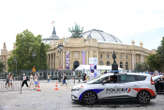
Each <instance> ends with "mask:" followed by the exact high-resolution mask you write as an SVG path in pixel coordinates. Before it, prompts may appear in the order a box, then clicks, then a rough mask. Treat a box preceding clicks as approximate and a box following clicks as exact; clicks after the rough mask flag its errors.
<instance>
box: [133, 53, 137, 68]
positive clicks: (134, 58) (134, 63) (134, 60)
mask: <svg viewBox="0 0 164 110" xmlns="http://www.w3.org/2000/svg"><path fill="white" fill-rule="evenodd" d="M135 66H136V54H135V53H132V70H134V69H135Z"/></svg>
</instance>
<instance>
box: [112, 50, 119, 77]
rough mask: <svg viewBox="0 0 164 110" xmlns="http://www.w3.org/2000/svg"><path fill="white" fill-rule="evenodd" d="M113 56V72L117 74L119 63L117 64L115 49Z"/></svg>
mask: <svg viewBox="0 0 164 110" xmlns="http://www.w3.org/2000/svg"><path fill="white" fill-rule="evenodd" d="M112 58H113V60H114V61H113V64H112V72H113V73H114V74H117V73H118V65H117V63H116V54H115V51H114V52H113V54H112Z"/></svg>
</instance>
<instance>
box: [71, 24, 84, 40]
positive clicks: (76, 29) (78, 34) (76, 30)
mask: <svg viewBox="0 0 164 110" xmlns="http://www.w3.org/2000/svg"><path fill="white" fill-rule="evenodd" d="M69 31H70V32H71V33H72V36H71V37H73V38H80V37H82V35H81V34H82V32H83V27H82V28H81V27H80V26H79V25H77V24H75V26H74V27H72V29H71V28H69Z"/></svg>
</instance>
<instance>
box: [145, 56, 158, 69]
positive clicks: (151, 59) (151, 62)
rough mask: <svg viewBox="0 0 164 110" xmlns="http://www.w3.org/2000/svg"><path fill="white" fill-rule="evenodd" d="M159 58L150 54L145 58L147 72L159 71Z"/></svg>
mask: <svg viewBox="0 0 164 110" xmlns="http://www.w3.org/2000/svg"><path fill="white" fill-rule="evenodd" d="M158 60H159V58H158V56H157V55H156V54H151V55H149V56H148V57H147V61H146V63H147V65H148V70H149V71H155V70H159V67H160V64H159V62H158Z"/></svg>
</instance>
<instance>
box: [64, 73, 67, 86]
mask: <svg viewBox="0 0 164 110" xmlns="http://www.w3.org/2000/svg"><path fill="white" fill-rule="evenodd" d="M66 80H67V76H66V73H63V85H64V84H66V85H67V82H66Z"/></svg>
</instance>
